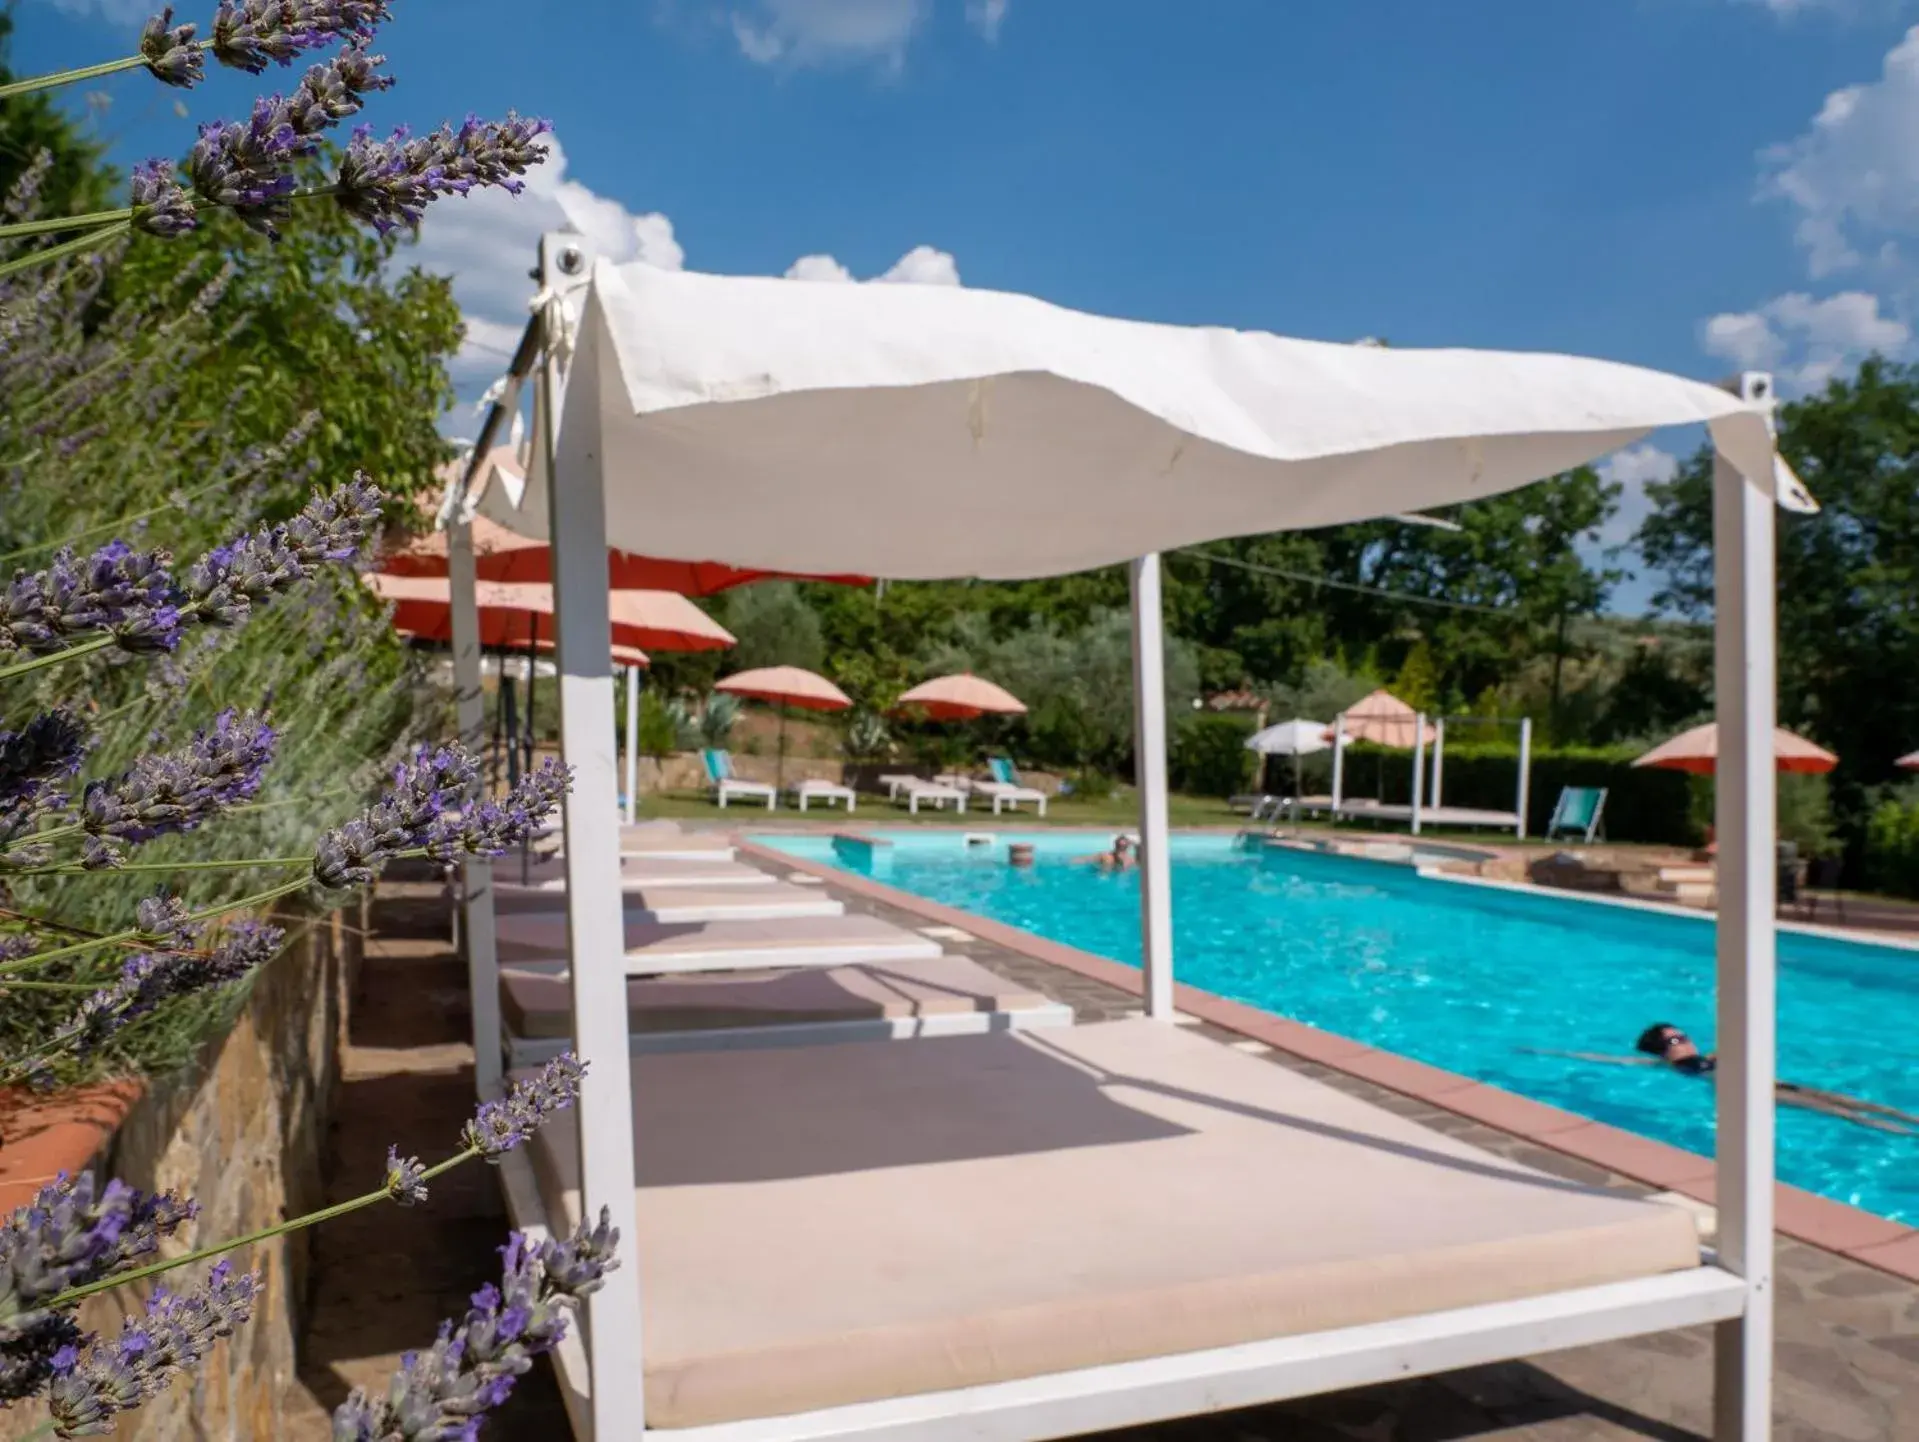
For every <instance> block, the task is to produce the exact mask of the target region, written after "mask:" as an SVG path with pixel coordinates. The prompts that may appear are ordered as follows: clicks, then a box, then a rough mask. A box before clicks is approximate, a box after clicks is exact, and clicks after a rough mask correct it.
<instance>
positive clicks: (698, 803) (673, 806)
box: [640, 788, 1246, 831]
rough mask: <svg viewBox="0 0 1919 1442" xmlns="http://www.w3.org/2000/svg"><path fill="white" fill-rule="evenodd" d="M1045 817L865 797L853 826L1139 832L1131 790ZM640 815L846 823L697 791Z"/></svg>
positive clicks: (651, 802) (838, 814)
mask: <svg viewBox="0 0 1919 1442" xmlns="http://www.w3.org/2000/svg"><path fill="white" fill-rule="evenodd" d="M1167 812H1168V816H1169V818H1170V820H1171V822H1172V824H1173V825H1174V826H1233V825H1244V824H1245V822H1246V817H1245V816H1244V814H1242V813H1236V812H1235V811H1234V810H1233V809H1232V808H1231V807H1230V806H1228V805H1227V804H1226V803H1225V801H1223V800H1221V799H1220V798H1218V797H1213V796H1181V795H1177V794H1175V795H1172V796H1169V797H1168V798H1167ZM1046 813H1047V814H1046V819H1045V820H1043V821H1042V820H1041V819H1040V818H1039V816H1038V815H1036V814H1035V813H1034V811H1033V810H1032V808H1031V807H1022V808H1021V809H1020V810H1019V811H1017V812H1013V811H1007V812H1002V813H1001V814H1000V815H999V816H998V817H995V816H994V815H993V808H992V805H991V803H976V804H969V805H968V807H967V810H966V813H965V814H964V815H961V814H959V813H958V812H955V811H951V810H948V811H935V810H933V809H932V808H931V807H923V808H922V809H921V811H920V813H919V815H917V816H914V815H913V814H912V813H910V812H909V811H907V809H906V808H905V806H903V805H895V804H894V803H893V802H890V801H888V800H887V799H886V798H885V797H884V796H877V795H866V794H863V795H861V797H860V799H859V810H858V811H856V812H854V813H853V817H852V821H853V823H854V824H856V825H857V824H861V823H865V824H868V825H875V826H877V825H885V826H911V825H925V826H973V827H977V826H980V825H982V824H985V825H1000V826H1019V827H1042V826H1061V827H1069V826H1096V827H1100V828H1102V829H1107V828H1110V829H1112V830H1114V831H1119V830H1137V829H1138V828H1139V802H1138V800H1137V799H1136V797H1135V796H1134V794H1133V792H1132V790H1131V788H1126V789H1122V790H1121V791H1118V792H1116V793H1114V795H1112V796H1111V797H1108V798H1106V799H1104V800H1100V801H1083V800H1079V799H1077V798H1075V797H1071V796H1055V797H1053V798H1052V799H1051V800H1050V801H1048V802H1047V806H1046ZM640 816H641V818H642V819H649V818H654V817H661V818H669V819H672V820H675V821H689V820H691V821H719V820H726V821H733V820H735V819H736V818H737V823H738V824H739V825H741V826H754V825H758V824H760V823H762V822H768V821H800V820H805V821H814V820H818V821H822V822H824V821H827V820H836V821H842V822H844V821H845V819H846V813H845V812H844V811H843V810H841V809H840V808H839V807H834V808H832V809H831V810H830V811H829V810H827V809H826V808H825V807H823V806H819V805H815V806H812V807H809V808H808V809H807V811H806V814H805V816H804V817H802V816H801V814H800V812H799V810H798V809H797V808H796V807H794V806H793V804H792V803H791V802H790V801H788V800H786V799H785V798H781V802H780V805H779V808H778V809H777V810H775V811H768V810H766V808H765V807H764V806H756V805H754V804H753V803H752V802H749V801H735V802H734V803H733V804H732V805H730V806H728V807H727V808H726V810H724V811H721V810H720V808H719V807H718V806H716V805H714V804H713V801H712V800H711V798H710V797H709V796H708V795H707V794H706V793H705V792H701V791H668V792H653V793H649V794H647V795H644V796H642V797H641V798H640Z"/></svg>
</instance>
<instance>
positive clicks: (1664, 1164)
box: [1542, 1122, 1713, 1196]
mask: <svg viewBox="0 0 1919 1442" xmlns="http://www.w3.org/2000/svg"><path fill="white" fill-rule="evenodd" d="M1542 1144H1543V1145H1546V1146H1550V1147H1552V1148H1553V1149H1554V1150H1555V1151H1562V1152H1565V1153H1567V1154H1568V1155H1569V1156H1575V1157H1578V1158H1580V1159H1581V1160H1582V1161H1588V1162H1592V1163H1594V1164H1595V1165H1597V1166H1602V1167H1604V1168H1606V1169H1607V1170H1608V1171H1613V1172H1618V1173H1619V1175H1621V1176H1622V1177H1631V1178H1633V1179H1634V1180H1635V1181H1641V1182H1646V1183H1649V1184H1651V1185H1652V1186H1655V1187H1659V1188H1662V1189H1664V1190H1667V1191H1675V1192H1685V1193H1686V1194H1687V1195H1688V1196H1692V1195H1694V1193H1693V1192H1692V1191H1691V1190H1690V1189H1689V1188H1688V1187H1687V1186H1686V1185H1685V1183H1687V1182H1691V1181H1697V1180H1699V1179H1700V1178H1702V1177H1710V1176H1711V1175H1712V1173H1713V1163H1712V1158H1710V1157H1702V1156H1700V1155H1699V1154H1698V1153H1696V1152H1688V1151H1682V1150H1680V1149H1679V1148H1678V1147H1671V1146H1667V1145H1666V1143H1664V1142H1657V1141H1654V1140H1653V1139H1652V1138H1651V1137H1642V1136H1640V1135H1639V1134H1638V1133H1637V1132H1628V1131H1622V1130H1621V1129H1620V1128H1618V1127H1609V1126H1607V1125H1606V1124H1605V1123H1604V1122H1587V1123H1585V1124H1584V1125H1583V1126H1577V1127H1570V1128H1568V1129H1566V1130H1565V1131H1561V1132H1555V1133H1553V1135H1552V1138H1551V1140H1550V1141H1546V1142H1543V1143H1542Z"/></svg>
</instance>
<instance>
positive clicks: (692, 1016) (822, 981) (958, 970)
mask: <svg viewBox="0 0 1919 1442" xmlns="http://www.w3.org/2000/svg"><path fill="white" fill-rule="evenodd" d="M626 995H627V1008H628V1015H627V1026H628V1029H629V1030H630V1031H631V1032H632V1034H633V1051H634V1052H635V1053H636V1054H637V1053H639V1052H642V1051H693V1050H709V1049H715V1048H738V1047H748V1046H803V1045H812V1044H815V1043H820V1042H842V1041H884V1040H902V1039H906V1038H911V1037H922V1036H958V1035H964V1034H969V1033H975V1032H983V1031H1009V1030H1024V1029H1027V1028H1032V1027H1041V1026H1065V1025H1069V1024H1071V1022H1072V1019H1073V1014H1072V1011H1071V1010H1070V1009H1069V1008H1067V1007H1064V1006H1061V1005H1059V1004H1058V1003H1056V1002H1052V1001H1049V1000H1048V999H1047V998H1046V997H1045V996H1044V995H1042V994H1041V993H1039V992H1036V991H1030V990H1027V989H1026V988H1024V987H1020V986H1018V985H1016V984H1014V983H1012V982H1008V981H1005V980H1003V979H1002V978H1000V977H998V976H996V975H994V974H993V973H992V972H990V971H988V970H986V968H985V967H983V966H981V965H979V964H978V963H977V962H975V961H972V960H970V959H968V958H967V957H963V956H936V957H933V958H931V959H930V960H926V961H913V962H902V963H898V964H895V965H863V966H837V967H830V968H809V969H805V970H799V971H754V972H738V973H734V974H731V975H727V976H710V975H708V976H700V975H693V976H664V977H652V978H648V979H646V980H639V981H630V982H628V983H627V988H626ZM500 1010H501V1016H502V1018H503V1020H504V1023H505V1027H506V1033H507V1035H506V1045H507V1054H508V1056H509V1058H510V1063H509V1064H510V1065H513V1066H533V1065H538V1064H539V1063H540V1062H543V1061H545V1060H547V1059H548V1058H549V1057H551V1056H553V1055H554V1054H555V1053H557V1052H558V1051H560V1050H561V1049H562V1048H563V1047H564V1046H565V1044H566V1042H567V1041H568V1039H569V1038H570V1037H571V1036H572V1032H573V1015H572V1010H571V1003H570V999H569V992H568V989H567V974H566V964H565V963H564V962H547V963H531V964H527V965H522V966H509V967H506V968H504V969H503V970H502V971H501V973H500Z"/></svg>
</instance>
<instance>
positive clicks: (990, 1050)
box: [533, 1021, 1698, 1427]
mask: <svg viewBox="0 0 1919 1442" xmlns="http://www.w3.org/2000/svg"><path fill="white" fill-rule="evenodd" d="M633 1094H634V1142H635V1158H636V1163H637V1167H638V1175H639V1178H640V1191H639V1197H638V1228H639V1235H638V1237H637V1239H636V1241H637V1246H635V1247H633V1248H632V1249H630V1250H628V1251H627V1256H628V1257H629V1258H631V1259H633V1260H634V1261H635V1262H637V1271H638V1273H639V1276H640V1277H641V1279H642V1280H643V1282H644V1290H643V1296H644V1312H645V1318H644V1333H645V1337H646V1356H645V1387H646V1402H647V1415H648V1421H649V1423H650V1424H651V1425H654V1426H658V1427H686V1426H697V1425H700V1424H703V1423H709V1422H722V1421H729V1420H734V1419H738V1418H745V1417H761V1416H775V1415H780V1414H785V1413H791V1412H799V1411H805V1410H810V1409H813V1408H818V1407H826V1406H832V1405H835V1404H840V1403H847V1402H854V1401H860V1400H867V1399H875V1398H882V1397H890V1396H902V1395H909V1394H916V1393H921V1392H931V1391H939V1390H943V1389H948V1388H956V1387H966V1386H973V1385H978V1384H982V1383H987V1382H993V1381H1000V1380H1004V1379H1008V1378H1017V1377H1026V1376H1035V1375H1040V1374H1044V1373H1049V1372H1056V1371H1063V1370H1068V1369H1072V1368H1077V1367H1085V1366H1091V1365H1095V1364H1099V1363H1111V1362H1120V1361H1126V1360H1131V1359H1136V1358H1140V1357H1147V1356H1154V1355H1158V1354H1162V1353H1171V1352H1182V1351H1192V1350H1196V1349H1200V1348H1207V1347H1217V1346H1223V1345H1228V1344H1231V1343H1236V1342H1244V1341H1252V1340H1257V1339H1261V1338H1268V1337H1275V1336H1284V1335H1289V1334H1294V1333H1300V1332H1310V1331H1317V1330H1321V1329H1325V1328H1333V1327H1343V1326H1352V1325H1357V1324H1361V1323H1366V1322H1375V1321H1381V1320H1384V1319H1387V1318H1392V1317H1401V1316H1407V1315H1413V1314H1418V1313H1423V1312H1428V1311H1434V1310H1439V1309H1444V1308H1450V1307H1460V1306H1467V1305H1472V1304H1476V1303H1485V1302H1494V1301H1500V1300H1505V1299H1509V1298H1516V1297H1523V1296H1530V1295H1537V1294H1540V1293H1545V1292H1551V1291H1556V1290H1560V1289H1563V1288H1569V1287H1581V1286H1588V1285H1593V1284H1597V1283H1602V1282H1611V1281H1618V1280H1623V1279H1626V1278H1631V1277H1639V1276H1645V1275H1650V1274H1653V1273H1658V1272H1665V1271H1673V1270H1678V1269H1682V1268H1688V1267H1692V1266H1696V1265H1697V1264H1698V1246H1697V1241H1696V1239H1695V1236H1694V1232H1693V1224H1692V1221H1691V1219H1690V1218H1689V1217H1688V1216H1687V1215H1686V1214H1685V1213H1684V1212H1682V1211H1680V1210H1679V1209H1677V1208H1672V1207H1665V1206H1660V1205H1658V1204H1654V1203H1646V1202H1640V1201H1636V1200H1632V1199H1629V1198H1626V1197H1622V1196H1617V1195H1613V1194H1609V1193H1605V1192H1600V1191H1593V1190H1589V1189H1587V1188H1584V1187H1580V1186H1577V1185H1575V1184H1573V1183H1569V1182H1565V1181H1561V1180H1558V1179H1556V1178H1551V1177H1548V1176H1546V1175H1544V1174H1542V1173H1539V1172H1535V1171H1532V1170H1529V1169H1528V1168H1525V1167H1521V1166H1517V1165H1515V1164H1513V1163H1511V1162H1507V1161H1504V1160H1501V1159H1499V1158H1496V1157H1493V1156H1490V1155H1487V1154H1485V1153H1482V1152H1478V1151H1475V1150H1474V1149H1472V1148H1470V1147H1468V1146H1465V1145H1463V1144H1462V1143H1459V1142H1456V1141H1452V1140H1450V1139H1448V1138H1446V1137H1444V1136H1441V1135H1439V1134H1437V1133H1434V1132H1430V1131H1427V1130H1425V1129H1423V1128H1421V1127H1419V1126H1417V1125H1415V1124H1413V1123H1412V1122H1409V1121H1406V1120H1404V1119H1402V1118H1399V1117H1396V1116H1394V1115H1392V1114H1390V1113H1387V1112H1384V1111H1381V1110H1378V1109H1376V1108H1374V1107H1371V1106H1369V1105H1367V1104H1365V1103H1363V1102H1360V1101H1357V1100H1354V1099H1353V1098H1351V1097H1348V1096H1346V1095H1344V1094H1343V1093H1341V1092H1338V1091H1335V1090H1333V1089H1331V1088H1329V1087H1326V1086H1322V1085H1320V1084H1319V1083H1316V1082H1313V1081H1311V1080H1309V1079H1307V1078H1305V1077H1302V1076H1300V1075H1298V1074H1297V1073H1294V1072H1290V1071H1288V1070H1286V1069H1285V1068H1282V1067H1279V1066H1275V1065H1273V1064H1272V1063H1270V1062H1266V1061H1261V1060H1259V1059H1258V1058H1255V1057H1250V1056H1247V1055H1245V1054H1244V1053H1241V1052H1237V1051H1234V1050H1233V1049H1231V1048H1230V1047H1225V1046H1222V1045H1220V1044H1218V1043H1215V1042H1211V1041H1208V1040H1206V1039H1205V1038H1203V1037H1198V1036H1194V1035H1192V1034H1191V1033H1189V1032H1187V1031H1186V1030H1184V1029H1182V1028H1179V1027H1175V1026H1169V1025H1165V1024H1162V1023H1154V1022H1147V1021H1127V1022H1112V1023H1104V1024H1100V1025H1094V1026H1079V1027H1073V1028H1067V1029H1061V1030H1057V1031H1048V1032H1043V1033H1023V1034H1022V1033H997V1034H991V1035H985V1036H976V1037H956V1038H929V1039H922V1040H919V1041H915V1042H912V1043H910V1044H906V1045H900V1046H859V1045H845V1046H818V1047H800V1048H790V1049H782V1050H767V1051H748V1052H725V1053H703V1054H702V1053H691V1054H677V1055H648V1056H641V1057H638V1058H635V1060H634V1063H633ZM575 1147H576V1143H575V1134H574V1129H573V1128H572V1127H569V1126H564V1125H562V1126H550V1127H548V1128H546V1129H545V1130H543V1131H542V1132H541V1133H540V1134H539V1136H538V1138H537V1140H536V1142H535V1143H534V1147H533V1158H534V1164H535V1168H536V1171H537V1172H538V1174H539V1175H540V1178H541V1187H542V1191H543V1193H544V1195H545V1198H546V1205H547V1207H548V1209H549V1213H550V1215H552V1217H553V1220H554V1221H555V1222H557V1223H562V1224H563V1225H567V1226H571V1225H572V1224H573V1223H574V1221H575V1220H576V1219H577V1216H578V1208H579V1203H578V1193H577V1190H576V1188H577V1178H578V1169H577V1162H576V1157H577V1153H576V1150H575ZM632 1275H633V1274H632V1273H631V1272H628V1273H624V1274H622V1277H621V1281H622V1282H625V1283H626V1284H629V1285H630V1284H631V1280H632Z"/></svg>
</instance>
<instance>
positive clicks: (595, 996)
mask: <svg viewBox="0 0 1919 1442" xmlns="http://www.w3.org/2000/svg"><path fill="white" fill-rule="evenodd" d="M580 247H581V242H580V240H579V237H577V236H568V235H559V234H551V235H547V236H546V237H544V238H543V239H542V241H541V243H540V271H541V280H542V284H543V285H544V286H545V287H546V289H547V290H549V291H553V292H557V290H558V289H559V287H560V285H561V283H562V280H563V277H564V276H565V275H567V274H579V273H581V271H582V270H583V268H584V267H583V262H582V261H581V260H580V256H581V254H582V252H581V249H580ZM569 260H571V262H572V263H571V264H570V265H569V264H568V261H569ZM558 310H559V305H558V302H557V301H553V302H551V303H550V304H549V306H548V308H547V320H548V324H549V327H551V326H552V325H553V324H554V323H555V322H556V321H557V319H558V317H557V314H556V313H557V311H558ZM589 324H590V322H589ZM557 340H558V337H556V336H554V335H552V334H551V333H550V330H549V334H548V335H547V337H546V355H545V359H544V363H543V365H542V367H541V383H542V385H543V387H544V389H545V396H546V404H544V405H543V406H542V407H541V412H540V418H541V428H540V429H541V435H540V441H541V444H542V445H543V447H544V450H545V457H546V466H547V477H548V487H547V490H548V499H549V505H550V508H551V509H550V514H551V529H550V534H551V536H552V546H553V619H554V631H555V636H556V638H557V640H558V642H559V672H560V675H559V682H560V684H559V697H560V754H561V758H562V759H563V760H564V761H565V762H566V764H567V765H569V766H571V767H572V768H573V788H572V790H571V791H570V792H569V793H568V795H567V798H566V811H565V816H566V942H567V976H568V980H569V985H570V990H571V992H572V1001H573V1037H574V1044H575V1045H576V1046H577V1047H578V1049H579V1054H580V1056H581V1058H582V1059H583V1060H585V1061H586V1062H587V1064H588V1065H587V1071H586V1076H585V1078H584V1079H583V1081H582V1083H581V1086H580V1099H579V1104H578V1106H577V1108H576V1110H575V1114H574V1119H575V1121H576V1123H577V1125H578V1127H579V1155H580V1191H581V1194H582V1195H581V1203H582V1216H583V1217H585V1218H586V1219H587V1220H588V1221H589V1222H591V1221H593V1220H594V1219H596V1218H597V1217H598V1216H599V1214H600V1210H601V1208H606V1209H607V1210H608V1211H609V1212H610V1214H611V1216H612V1220H613V1225H614V1226H616V1227H618V1228H619V1229H620V1237H621V1239H622V1240H621V1246H622V1248H623V1255H622V1256H621V1259H620V1260H621V1266H620V1270H619V1271H617V1272H615V1273H614V1274H613V1275H612V1277H611V1278H609V1279H608V1284H607V1285H606V1286H604V1287H602V1288H600V1290H599V1291H597V1292H595V1293H593V1294H592V1296H590V1297H588V1298H587V1301H586V1328H585V1341H586V1351H587V1364H588V1367H589V1369H590V1373H591V1377H592V1398H591V1404H592V1411H593V1435H594V1436H595V1437H597V1438H600V1439H601V1442H613V1439H615V1438H619V1437H638V1436H640V1435H641V1434H642V1432H643V1430H644V1427H645V1418H644V1412H643V1389H642V1387H641V1385H640V1378H641V1376H642V1375H643V1374H642V1362H643V1358H642V1356H641V1352H640V1279H641V1274H642V1273H643V1271H644V1270H645V1268H644V1261H643V1259H642V1258H640V1257H638V1256H636V1255H635V1254H634V1250H633V1249H634V1247H635V1246H636V1245H637V1243H638V1239H639V1231H638V1229H637V1227H636V1226H635V1224H634V1196H633V1188H634V1163H633V1091H632V1060H631V1058H630V1057H629V1056H628V1055H627V1035H626V1025H627V1022H626V1018H627V1009H626V967H625V964H624V957H625V953H626V927H625V918H624V915H623V912H622V907H621V901H620V813H619V808H618V806H617V805H615V804H614V800H613V797H614V790H615V788H616V787H617V786H618V784H619V768H618V764H617V762H616V761H615V759H614V754H613V752H614V744H615V743H614V733H613V728H612V726H611V725H609V724H608V723H609V722H610V721H611V720H612V716H613V644H612V643H613V628H612V621H611V617H610V616H609V614H608V610H609V602H608V595H607V584H608V579H609V578H608V569H607V553H606V493H605V489H604V487H605V482H604V479H603V477H602V476H601V473H600V466H601V449H600V435H599V412H598V401H599V396H598V395H597V394H593V393H592V392H589V393H588V399H587V401H586V403H584V404H582V405H579V406H576V407H575V408H574V409H575V419H574V420H573V422H572V424H574V425H577V426H578V427H579V428H580V434H577V435H570V436H569V437H568V445H567V450H566V453H565V457H564V460H565V466H564V469H562V467H561V464H560V461H561V459H562V458H561V456H560V454H559V447H558V444H557V439H556V436H555V429H556V427H555V424H554V412H555V411H556V410H557V409H558V406H557V404H555V403H554V398H555V397H556V396H557V395H558V394H559V375H558V372H559V361H558V358H557V357H556V356H555V355H554V350H555V346H556V343H557ZM591 344H593V342H592V340H591V338H590V337H589V338H587V339H586V340H584V341H583V342H582V346H583V347H584V346H590V345H591ZM575 365H576V366H578V365H581V361H580V360H578V359H576V361H575ZM584 366H585V369H584V372H583V373H578V374H576V376H575V379H576V380H577V381H578V382H579V383H580V384H581V385H583V386H593V387H595V388H597V380H598V377H597V376H595V375H594V374H592V359H591V357H590V356H588V357H586V358H585V362H584ZM551 1125H555V1126H563V1125H565V1122H564V1120H558V1121H555V1122H553V1123H551Z"/></svg>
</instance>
